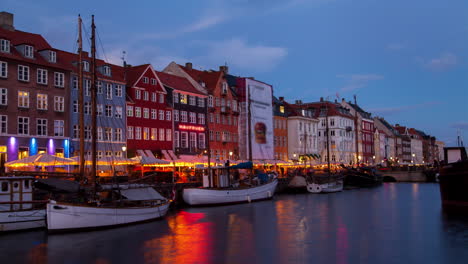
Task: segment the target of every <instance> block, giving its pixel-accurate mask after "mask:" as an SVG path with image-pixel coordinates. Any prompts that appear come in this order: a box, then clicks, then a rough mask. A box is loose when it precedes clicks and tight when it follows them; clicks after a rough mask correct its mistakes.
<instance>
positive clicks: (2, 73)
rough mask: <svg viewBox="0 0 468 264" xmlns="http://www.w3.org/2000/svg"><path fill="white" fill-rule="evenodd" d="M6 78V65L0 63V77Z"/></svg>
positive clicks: (5, 63) (2, 62)
mask: <svg viewBox="0 0 468 264" xmlns="http://www.w3.org/2000/svg"><path fill="white" fill-rule="evenodd" d="M7 76H8V63H7V62H5V61H0V77H1V78H6V77H7Z"/></svg>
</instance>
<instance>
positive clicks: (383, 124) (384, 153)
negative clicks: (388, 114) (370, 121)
mask: <svg viewBox="0 0 468 264" xmlns="http://www.w3.org/2000/svg"><path fill="white" fill-rule="evenodd" d="M374 127H375V131H376V134H375V135H376V137H377V136H378V137H379V144H380V153H377V148H376V150H375V154H376V155H375V156H376V161H380V162H381V163H385V162H387V161H390V160H393V159H394V158H396V156H397V155H396V137H397V134H398V132H397V131H396V130H395V129H394V128H393V127H392V126H391V125H390V124H389V123H388V122H387V121H386V120H385V119H384V118H382V117H374ZM382 140H383V144H382ZM382 145H383V150H382ZM377 163H378V162H377Z"/></svg>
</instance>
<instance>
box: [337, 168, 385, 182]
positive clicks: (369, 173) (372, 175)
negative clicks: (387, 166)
mask: <svg viewBox="0 0 468 264" xmlns="http://www.w3.org/2000/svg"><path fill="white" fill-rule="evenodd" d="M343 173H344V185H345V186H348V187H374V186H378V185H381V184H382V182H383V177H382V175H380V174H378V173H377V172H376V171H375V169H374V168H370V167H362V168H357V169H356V168H347V167H344V166H343Z"/></svg>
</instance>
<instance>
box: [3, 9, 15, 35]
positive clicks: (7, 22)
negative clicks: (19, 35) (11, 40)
mask: <svg viewBox="0 0 468 264" xmlns="http://www.w3.org/2000/svg"><path fill="white" fill-rule="evenodd" d="M0 27H2V28H3V29H6V30H10V31H14V30H15V27H14V26H13V14H12V13H8V12H0Z"/></svg>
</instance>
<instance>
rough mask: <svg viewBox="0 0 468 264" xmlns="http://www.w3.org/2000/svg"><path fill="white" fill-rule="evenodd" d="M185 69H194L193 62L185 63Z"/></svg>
mask: <svg viewBox="0 0 468 264" xmlns="http://www.w3.org/2000/svg"><path fill="white" fill-rule="evenodd" d="M185 68H187V70H191V69H192V63H191V62H186V63H185Z"/></svg>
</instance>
